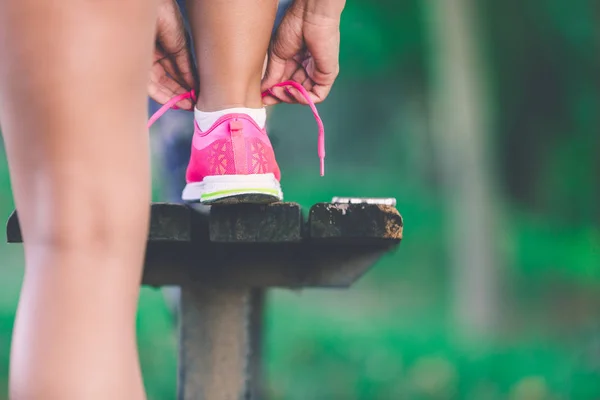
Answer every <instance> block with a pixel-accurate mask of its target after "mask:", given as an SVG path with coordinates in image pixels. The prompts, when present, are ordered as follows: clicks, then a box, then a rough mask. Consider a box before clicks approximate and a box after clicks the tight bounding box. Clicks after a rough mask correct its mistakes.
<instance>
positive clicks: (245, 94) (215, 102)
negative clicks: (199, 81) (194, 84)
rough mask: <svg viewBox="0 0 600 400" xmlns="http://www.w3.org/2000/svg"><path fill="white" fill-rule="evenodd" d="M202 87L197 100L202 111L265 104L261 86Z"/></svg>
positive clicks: (259, 106)
mask: <svg viewBox="0 0 600 400" xmlns="http://www.w3.org/2000/svg"><path fill="white" fill-rule="evenodd" d="M212 89H213V88H210V87H201V89H200V93H199V95H198V101H197V102H196V108H197V109H198V110H201V111H206V112H211V111H220V110H224V109H227V108H242V107H243V108H262V107H264V104H263V102H262V97H261V95H260V86H258V85H252V87H248V88H244V89H243V90H241V89H239V88H234V87H228V88H223V87H219V88H215V90H212Z"/></svg>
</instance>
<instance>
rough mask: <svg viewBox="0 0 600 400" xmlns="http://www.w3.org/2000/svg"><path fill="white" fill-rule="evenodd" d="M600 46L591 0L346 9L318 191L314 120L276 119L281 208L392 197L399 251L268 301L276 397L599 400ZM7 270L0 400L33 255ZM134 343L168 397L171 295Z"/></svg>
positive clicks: (324, 110) (146, 297) (153, 306)
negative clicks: (401, 234)
mask: <svg viewBox="0 0 600 400" xmlns="http://www.w3.org/2000/svg"><path fill="white" fill-rule="evenodd" d="M599 39H600V3H598V2H597V1H592V0H570V1H568V0H531V1H525V2H523V1H516V0H505V1H494V0H480V1H475V0H471V1H468V0H431V1H418V0H403V1H400V0H372V1H368V0H349V1H348V4H347V8H346V11H345V12H344V15H343V19H342V50H341V75H340V77H339V81H338V83H337V84H336V86H335V88H334V90H333V92H332V94H331V97H330V98H329V99H328V100H327V101H326V102H325V103H323V104H322V105H320V106H319V110H320V113H321V116H322V118H323V120H324V122H325V126H326V133H327V164H326V165H327V174H326V176H325V177H324V178H320V177H319V176H318V159H317V156H316V126H315V125H314V121H313V120H312V117H311V113H310V110H308V109H306V108H303V107H299V106H278V107H277V108H276V111H275V112H273V114H272V115H271V121H270V126H271V133H272V136H273V138H274V140H273V141H274V145H275V147H276V153H277V155H278V160H279V163H280V166H281V168H282V171H283V187H284V192H285V193H286V198H287V200H289V201H298V202H300V203H301V204H302V205H304V206H310V205H311V204H313V203H315V202H318V201H328V200H330V199H331V197H332V196H382V197H389V196H393V197H396V198H397V199H398V209H399V210H400V212H401V213H402V215H403V217H404V219H405V239H404V241H403V242H402V245H401V246H400V248H399V249H398V250H397V251H396V252H394V253H393V254H390V255H388V256H386V257H385V258H384V259H382V260H381V262H379V263H378V265H377V266H376V267H375V268H374V269H373V270H372V271H371V272H370V273H369V274H367V276H366V277H364V278H363V279H362V280H361V281H360V282H359V283H358V284H357V285H356V286H355V287H353V288H352V289H351V290H345V291H343V290H334V291H324V290H304V291H302V292H289V291H283V290H281V291H280V290H276V291H273V292H271V293H270V295H269V306H268V315H267V321H266V349H265V359H266V369H267V379H268V392H269V399H272V400H279V399H282V400H283V399H285V400H328V399H332V400H334V399H335V400H337V399H340V400H346V399H347V400H353V399H365V400H377V399H382V400H392V399H393V400H396V399H398V400H401V399H419V400H420V399H440V400H441V399H476V400H479V399H482V400H487V399H490V400H494V399H527V400H529V399H531V400H538V399H539V400H542V399H544V400H545V399H553V400H554V399H600V310H599V305H600V285H599V282H600V229H599V225H600V179H599V178H598V177H599V173H600V157H599V156H598V152H599V151H600V135H599V133H600V112H599V111H600V40H599ZM3 160H4V158H3ZM155 166H156V168H157V174H156V176H160V173H159V172H160V171H158V170H159V169H160V167H161V166H160V162H159V161H156V162H155ZM161 193H162V191H161V182H159V180H158V179H157V180H156V181H155V199H157V200H159V199H161V198H162V194H161ZM0 208H1V215H2V216H3V218H5V217H8V215H9V213H10V211H11V210H12V208H13V202H12V197H11V192H10V182H9V177H8V169H7V166H6V163H5V162H2V163H0ZM0 257H1V259H2V260H3V262H2V268H1V269H0V399H2V398H4V397H3V396H4V394H5V393H6V385H7V374H8V354H9V343H10V336H11V330H12V324H13V318H14V315H15V309H16V305H17V298H18V291H19V286H20V281H21V278H22V267H23V259H22V249H21V247H20V246H17V245H12V246H7V245H0ZM138 329H139V346H140V352H141V359H142V365H143V371H144V377H145V382H146V385H147V388H148V392H149V398H150V399H156V400H169V399H174V398H175V385H176V353H175V350H176V333H175V327H174V319H173V317H172V315H171V314H170V311H169V309H168V308H167V306H166V305H165V301H164V297H163V294H162V293H161V292H160V291H158V290H153V289H147V288H145V289H143V290H142V295H141V299H140V310H139V316H138Z"/></svg>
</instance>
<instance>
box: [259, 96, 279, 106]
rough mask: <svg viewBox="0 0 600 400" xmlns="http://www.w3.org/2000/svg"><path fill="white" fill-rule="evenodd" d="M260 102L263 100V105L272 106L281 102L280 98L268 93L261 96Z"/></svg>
mask: <svg viewBox="0 0 600 400" xmlns="http://www.w3.org/2000/svg"><path fill="white" fill-rule="evenodd" d="M262 102H263V105H265V106H274V105H275V104H279V103H281V100H279V99H278V98H277V97H275V96H272V95H270V94H268V95H266V96H264V97H263V99H262Z"/></svg>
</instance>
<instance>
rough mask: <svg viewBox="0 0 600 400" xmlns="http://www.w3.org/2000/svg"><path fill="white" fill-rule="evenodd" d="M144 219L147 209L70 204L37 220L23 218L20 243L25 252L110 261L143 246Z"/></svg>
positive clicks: (145, 227)
mask: <svg viewBox="0 0 600 400" xmlns="http://www.w3.org/2000/svg"><path fill="white" fill-rule="evenodd" d="M148 216H149V208H148V207H128V209H123V207H119V206H118V205H114V206H112V207H108V206H104V207H99V208H95V207H92V206H89V205H86V204H74V205H71V206H69V207H61V209H59V210H54V212H53V213H49V214H47V215H45V216H42V215H40V216H38V218H33V219H27V218H24V221H23V222H22V230H23V241H24V244H25V249H26V251H27V249H28V248H29V249H34V248H35V249H38V250H39V249H43V251H44V252H52V253H61V254H65V253H68V254H73V253H85V254H88V255H89V256H90V257H91V256H93V257H97V258H103V257H112V256H115V255H118V254H120V253H123V252H128V251H129V250H128V249H129V248H134V249H139V247H140V246H142V245H143V244H144V243H145V239H146V233H147V229H148ZM25 221H26V222H25Z"/></svg>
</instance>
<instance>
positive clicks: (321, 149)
mask: <svg viewBox="0 0 600 400" xmlns="http://www.w3.org/2000/svg"><path fill="white" fill-rule="evenodd" d="M285 86H291V87H293V88H294V89H296V90H298V91H299V92H300V93H301V94H302V96H303V97H304V99H305V100H306V102H307V103H308V105H309V107H310V109H311V110H312V112H313V115H314V117H315V120H316V121H317V127H318V129H319V131H318V134H319V136H318V154H319V162H320V171H321V176H323V175H325V128H324V126H323V121H322V120H321V117H320V116H319V112H318V111H317V107H316V106H315V103H314V102H313V101H312V99H311V98H310V95H309V94H308V92H307V91H306V89H305V88H304V87H303V86H302V85H301V84H299V83H298V82H294V81H286V82H281V83H278V84H277V85H275V86H273V87H274V88H275V87H285ZM272 89H273V88H271V89H268V90H266V91H264V92H263V93H262V97H265V96H268V95H273V96H274V93H273V90H272ZM185 99H192V100H193V101H194V102H195V101H196V94H195V93H194V91H193V90H192V91H190V92H187V93H183V94H180V95H177V96H175V97H173V98H172V99H171V100H169V101H168V102H166V103H165V104H164V105H163V106H162V107H161V108H160V109H159V110H158V111H156V112H155V113H154V114H153V115H152V117H150V119H149V120H148V128H150V127H151V126H152V125H153V124H154V123H155V122H156V120H157V119H159V118H160V117H161V116H162V115H163V114H164V113H166V112H167V111H168V110H169V109H174V110H176V109H178V107H177V106H176V105H175V104H177V103H179V102H180V101H181V100H185Z"/></svg>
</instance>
